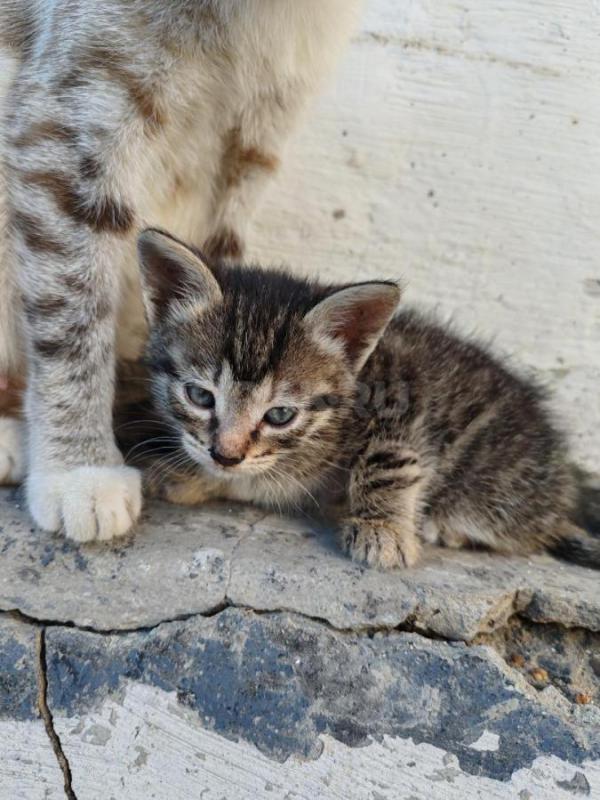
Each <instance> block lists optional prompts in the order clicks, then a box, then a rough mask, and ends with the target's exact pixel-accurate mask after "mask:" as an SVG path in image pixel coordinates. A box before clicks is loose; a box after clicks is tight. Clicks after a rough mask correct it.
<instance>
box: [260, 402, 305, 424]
mask: <svg viewBox="0 0 600 800" xmlns="http://www.w3.org/2000/svg"><path fill="white" fill-rule="evenodd" d="M297 413H298V409H297V408H289V407H287V406H280V407H278V408H270V409H269V410H268V411H267V413H266V414H265V416H264V418H263V419H264V420H265V422H268V423H269V425H274V426H275V427H276V428H278V427H281V426H282V425H287V424H288V422H291V421H292V420H293V419H294V417H295V416H296V414H297Z"/></svg>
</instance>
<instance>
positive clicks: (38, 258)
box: [0, 0, 359, 541]
mask: <svg viewBox="0 0 600 800" xmlns="http://www.w3.org/2000/svg"><path fill="white" fill-rule="evenodd" d="M358 6H359V0H169V2H159V0H52V1H51V0H0V484H1V483H7V482H16V481H19V480H20V479H21V478H22V477H23V475H24V472H25V463H26V459H25V457H24V430H23V425H22V423H21V422H20V421H19V420H17V419H15V418H14V417H11V416H8V415H3V414H2V408H3V406H6V405H7V403H6V402H4V400H3V397H2V395H3V394H7V395H9V396H10V395H11V394H12V393H14V390H15V387H16V386H17V385H18V380H19V379H20V378H21V377H22V375H21V373H22V372H23V371H24V370H25V367H26V368H27V372H28V386H27V397H26V403H25V407H26V408H25V410H26V417H27V423H28V437H27V439H28V453H27V456H28V458H27V461H28V466H27V468H28V472H29V474H28V479H27V487H26V489H27V498H28V505H29V509H30V511H31V513H32V515H33V517H34V519H35V521H36V522H37V523H38V525H40V526H41V527H42V528H45V529H47V530H58V529H59V528H61V527H63V528H64V530H65V533H66V535H67V536H69V537H71V538H74V539H77V540H79V541H87V540H90V539H96V538H97V539H110V538H112V537H114V536H119V535H121V534H123V533H125V532H126V531H127V530H128V529H129V528H130V527H131V525H132V524H133V522H134V521H135V519H136V517H137V516H138V514H139V511H140V505H141V487H140V476H139V473H138V471H137V470H134V469H132V468H130V467H126V466H124V465H123V461H122V457H121V454H120V452H119V450H118V448H117V447H116V444H115V439H114V435H113V430H112V408H113V382H114V371H115V357H116V356H117V355H118V356H119V357H121V358H126V359H134V358H136V357H137V355H138V354H139V352H140V350H141V347H142V346H143V340H144V337H145V334H146V329H145V324H144V317H143V311H142V303H141V297H140V291H139V275H138V268H137V259H136V256H135V241H136V236H137V233H138V232H139V229H140V227H142V226H143V225H148V224H160V225H166V226H168V227H169V228H170V229H172V230H174V231H176V232H177V233H178V234H179V235H181V236H184V237H189V238H191V239H193V240H194V241H200V242H203V243H204V248H205V250H206V252H207V253H208V254H209V255H211V256H213V257H218V258H220V259H227V258H231V259H235V260H238V259H240V258H241V256H242V252H243V247H244V240H245V236H246V228H247V224H248V220H249V217H250V213H251V212H252V210H253V209H254V207H255V206H256V202H257V198H258V196H259V194H260V192H261V190H262V187H263V186H264V184H265V182H267V181H268V180H269V179H270V177H271V176H272V175H273V173H274V172H275V171H276V170H277V167H278V164H279V159H280V155H281V151H282V147H283V143H284V141H285V140H286V138H287V136H288V134H289V132H290V131H291V129H292V128H293V127H294V125H295V123H296V121H297V118H298V116H299V114H300V112H301V111H302V109H303V107H304V106H305V103H306V100H307V98H308V97H309V96H310V95H311V94H312V93H313V91H314V90H315V88H316V87H317V85H318V84H319V82H320V80H321V78H322V77H323V76H324V75H325V74H327V73H328V72H329V71H330V68H331V67H332V66H333V64H334V62H335V60H336V57H337V55H338V53H339V51H340V49H341V47H342V45H343V44H344V42H345V40H346V39H347V37H348V35H349V32H350V30H351V27H352V24H353V22H354V18H355V16H356V11H357V8H358ZM21 301H22V302H21Z"/></svg>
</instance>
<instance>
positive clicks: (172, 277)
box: [138, 228, 223, 324]
mask: <svg viewBox="0 0 600 800" xmlns="http://www.w3.org/2000/svg"><path fill="white" fill-rule="evenodd" d="M138 255H139V260H140V267H141V273H142V294H143V297H144V306H145V308H146V315H147V317H148V322H149V323H150V324H152V323H153V322H154V321H156V320H160V319H162V318H164V315H165V313H166V311H167V310H168V308H169V305H170V304H171V303H173V302H174V301H176V300H179V301H181V300H184V301H186V300H193V301H194V302H195V303H198V304H199V305H200V306H210V305H213V304H215V303H218V302H220V301H221V300H222V299H223V295H222V293H221V289H220V287H219V284H218V283H217V281H216V279H215V277H214V275H213V274H212V272H211V271H210V270H209V269H208V267H207V266H206V265H205V264H204V263H203V261H202V260H201V258H200V257H199V256H198V255H196V253H194V252H193V251H192V250H190V249H189V248H188V247H186V246H185V245H184V244H182V243H181V242H179V241H177V239H173V238H172V237H171V236H169V235H168V234H166V233H163V231H159V230H157V229H155V228H147V229H146V230H145V231H142V233H141V234H140V236H139V238H138Z"/></svg>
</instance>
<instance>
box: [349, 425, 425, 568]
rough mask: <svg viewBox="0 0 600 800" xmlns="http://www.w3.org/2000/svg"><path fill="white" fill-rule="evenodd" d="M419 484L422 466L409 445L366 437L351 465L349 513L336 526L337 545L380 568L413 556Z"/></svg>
mask: <svg viewBox="0 0 600 800" xmlns="http://www.w3.org/2000/svg"><path fill="white" fill-rule="evenodd" d="M423 488H424V475H423V470H422V468H421V465H420V463H419V457H418V455H417V454H416V453H415V452H414V451H413V450H412V449H410V448H405V447H402V446H400V445H398V444H397V443H390V442H385V441H383V442H382V441H381V440H379V441H374V442H372V443H371V445H370V446H369V447H368V448H367V450H366V452H365V453H364V454H363V455H361V457H360V458H359V459H358V460H357V462H356V464H355V465H354V467H353V469H352V472H351V476H350V486H349V497H350V513H349V516H348V517H347V518H346V519H345V520H344V521H343V523H342V527H341V542H342V547H343V548H344V550H345V551H346V552H347V553H348V554H349V555H350V556H351V557H352V559H353V560H354V561H360V562H364V563H366V564H369V565H370V566H376V567H381V568H384V569H390V568H392V567H411V566H413V565H414V564H415V563H416V562H417V560H418V558H419V554H420V551H421V545H420V541H419V539H418V535H417V534H418V525H419V520H420V512H421V497H422V492H423Z"/></svg>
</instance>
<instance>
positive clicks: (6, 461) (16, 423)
mask: <svg viewBox="0 0 600 800" xmlns="http://www.w3.org/2000/svg"><path fill="white" fill-rule="evenodd" d="M24 438H25V432H24V423H23V422H22V421H21V420H19V419H13V418H12V417H0V485H6V484H14V483H20V482H21V481H22V480H23V478H24V477H25V448H24V446H23V445H24Z"/></svg>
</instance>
